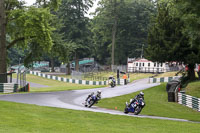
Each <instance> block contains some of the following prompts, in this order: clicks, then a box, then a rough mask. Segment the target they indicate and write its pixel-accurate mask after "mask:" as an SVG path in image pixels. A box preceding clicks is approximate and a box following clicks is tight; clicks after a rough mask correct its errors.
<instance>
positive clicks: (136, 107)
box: [124, 98, 145, 115]
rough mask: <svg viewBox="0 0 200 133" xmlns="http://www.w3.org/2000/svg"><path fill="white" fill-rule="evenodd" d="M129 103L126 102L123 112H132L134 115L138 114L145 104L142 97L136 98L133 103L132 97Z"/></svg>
mask: <svg viewBox="0 0 200 133" xmlns="http://www.w3.org/2000/svg"><path fill="white" fill-rule="evenodd" d="M130 103H131V104H129V103H128V102H126V106H125V109H124V113H125V114H128V113H129V112H130V113H134V115H138V114H139V113H140V112H141V111H142V109H143V108H144V106H145V102H144V100H143V99H142V98H140V99H137V100H136V101H135V102H133V103H132V99H130Z"/></svg>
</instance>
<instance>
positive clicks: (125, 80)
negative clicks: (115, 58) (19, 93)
mask: <svg viewBox="0 0 200 133" xmlns="http://www.w3.org/2000/svg"><path fill="white" fill-rule="evenodd" d="M123 79H124V84H125V85H126V84H127V76H126V73H125V74H124V75H123Z"/></svg>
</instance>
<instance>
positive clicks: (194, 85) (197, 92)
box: [185, 80, 200, 98]
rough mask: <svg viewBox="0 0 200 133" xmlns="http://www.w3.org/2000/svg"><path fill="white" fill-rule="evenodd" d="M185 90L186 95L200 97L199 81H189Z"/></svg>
mask: <svg viewBox="0 0 200 133" xmlns="http://www.w3.org/2000/svg"><path fill="white" fill-rule="evenodd" d="M185 92H186V94H188V95H191V96H195V97H198V98H200V81H199V80H197V81H193V82H190V83H189V84H188V85H187V87H186V88H185Z"/></svg>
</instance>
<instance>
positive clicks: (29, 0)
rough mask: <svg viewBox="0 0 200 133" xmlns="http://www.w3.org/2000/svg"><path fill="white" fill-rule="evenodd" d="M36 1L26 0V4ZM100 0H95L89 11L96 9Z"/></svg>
mask: <svg viewBox="0 0 200 133" xmlns="http://www.w3.org/2000/svg"><path fill="white" fill-rule="evenodd" d="M35 1H36V0H25V2H26V3H27V4H26V5H27V6H30V5H32V4H33V3H35ZM98 1H99V0H95V1H94V5H93V7H92V8H91V9H89V13H90V12H94V11H95V9H96V7H97V3H98ZM88 17H90V18H91V16H89V15H88Z"/></svg>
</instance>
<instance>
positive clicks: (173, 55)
mask: <svg viewBox="0 0 200 133" xmlns="http://www.w3.org/2000/svg"><path fill="white" fill-rule="evenodd" d="M199 7H200V2H199V1H190V0H177V1H175V0H168V1H160V2H159V3H158V5H157V8H158V13H157V16H156V17H155V19H154V21H153V22H152V26H151V28H150V29H149V36H148V43H149V46H148V48H147V51H146V57H148V58H149V59H150V60H153V61H158V62H165V61H169V62H170V61H177V62H180V63H184V64H185V65H188V68H189V71H188V77H189V78H190V79H191V80H193V79H194V78H195V74H194V66H195V64H196V63H200V58H199V57H200V52H199V51H200V47H199V46H200V45H199V41H200V36H199V35H200V31H199V28H198V27H199V26H200V21H199V20H200V14H199V9H200V8H199Z"/></svg>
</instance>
